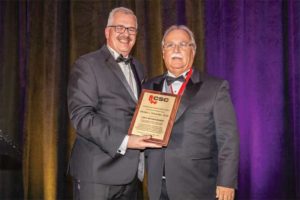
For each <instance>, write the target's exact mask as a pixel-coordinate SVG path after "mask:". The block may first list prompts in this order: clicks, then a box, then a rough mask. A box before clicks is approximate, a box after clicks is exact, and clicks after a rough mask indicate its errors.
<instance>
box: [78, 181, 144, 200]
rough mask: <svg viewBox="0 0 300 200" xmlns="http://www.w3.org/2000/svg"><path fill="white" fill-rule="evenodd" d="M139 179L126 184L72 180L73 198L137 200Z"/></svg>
mask: <svg viewBox="0 0 300 200" xmlns="http://www.w3.org/2000/svg"><path fill="white" fill-rule="evenodd" d="M139 185H140V181H139V180H138V179H137V178H136V179H134V181H132V182H131V183H129V184H127V185H103V184H97V183H89V182H82V181H80V180H76V179H74V180H73V199H74V200H138V199H140V198H141V197H138V195H139V196H140V195H141V194H140V192H139V190H140V188H139Z"/></svg>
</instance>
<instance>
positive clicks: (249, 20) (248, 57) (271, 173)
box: [205, 0, 300, 200]
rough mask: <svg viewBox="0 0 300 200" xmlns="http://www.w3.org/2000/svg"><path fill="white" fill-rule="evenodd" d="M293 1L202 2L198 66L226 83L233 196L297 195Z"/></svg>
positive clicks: (297, 50) (298, 50)
mask: <svg viewBox="0 0 300 200" xmlns="http://www.w3.org/2000/svg"><path fill="white" fill-rule="evenodd" d="M299 13H300V1H296V0H294V1H293V0H286V1H279V0H277V1H272V0H269V1H266V0H257V1H247V0H244V1H242V0H241V1H223V0H218V1H216V0H214V1H206V3H205V28H206V33H205V46H206V49H205V51H206V56H205V57H206V66H205V67H206V70H207V71H208V73H210V74H213V75H216V76H219V77H222V78H225V79H227V80H228V81H229V83H230V85H231V94H232V99H233V102H234V104H235V108H236V111H237V118H238V124H239V130H240V138H241V145H240V150H241V152H240V171H239V190H238V199H251V200H254V199H255V200H271V199H272V200H273V199H300V193H299V190H300V185H299V181H300V176H299V171H300V164H299V160H300V153H299V151H300V130H299V127H300V116H299V112H300V109H299V105H300V93H299V92H300V85H299V83H300V61H299V59H300V47H299V45H300V31H299V28H300V14H299Z"/></svg>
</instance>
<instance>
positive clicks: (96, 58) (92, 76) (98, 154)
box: [68, 46, 144, 185]
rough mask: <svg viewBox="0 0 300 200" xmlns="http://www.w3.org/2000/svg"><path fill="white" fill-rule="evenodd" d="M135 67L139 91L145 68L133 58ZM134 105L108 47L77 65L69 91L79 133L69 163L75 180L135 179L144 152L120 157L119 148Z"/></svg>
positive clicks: (71, 112)
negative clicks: (139, 160)
mask: <svg viewBox="0 0 300 200" xmlns="http://www.w3.org/2000/svg"><path fill="white" fill-rule="evenodd" d="M132 67H133V71H135V72H134V73H135V77H136V81H137V84H138V86H139V87H138V88H140V87H141V82H142V81H143V80H144V69H143V66H142V65H141V64H140V63H139V62H138V61H137V60H135V59H133V64H132ZM134 69H135V70H134ZM136 103H137V99H135V97H134V94H133V92H132V91H131V89H130V86H129V84H128V83H127V81H126V78H125V76H124V74H123V72H122V70H121V69H120V66H119V65H118V64H117V62H116V61H115V60H114V58H113V56H112V55H111V53H110V52H109V50H108V49H107V47H106V46H103V47H102V48H101V49H99V50H97V51H95V52H92V53H89V54H86V55H84V56H81V57H80V58H79V59H78V60H77V61H76V62H75V64H74V66H73V70H72V73H71V76H70V82H69V87H68V108H69V115H70V119H71V121H72V124H73V126H74V127H75V129H76V133H77V135H76V140H75V143H74V146H73V150H72V152H71V158H70V163H69V169H70V173H71V175H72V176H73V177H74V178H76V179H80V180H82V181H87V182H94V183H101V184H107V185H120V184H127V183H129V182H131V181H132V180H133V178H134V177H135V176H136V174H137V167H138V159H139V153H140V151H139V150H131V149H127V151H126V154H125V155H121V154H119V153H117V150H118V148H119V147H120V145H121V143H122V141H123V139H124V137H125V135H126V134H127V131H128V128H129V125H130V122H131V119H132V116H133V113H134V111H135V106H136Z"/></svg>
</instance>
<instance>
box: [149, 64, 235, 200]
mask: <svg viewBox="0 0 300 200" xmlns="http://www.w3.org/2000/svg"><path fill="white" fill-rule="evenodd" d="M163 83H164V75H162V76H159V77H157V78H154V79H152V80H150V81H149V82H147V83H146V84H145V85H144V88H147V89H152V90H157V91H162V87H163ZM228 89H229V86H228V83H227V81H224V80H220V79H217V78H213V77H210V76H208V75H204V74H201V73H200V72H199V71H198V70H196V69H194V71H193V74H192V76H191V79H190V81H189V83H188V84H187V87H186V89H185V91H184V93H183V96H182V99H181V103H180V106H179V110H178V112H177V115H176V120H175V123H174V126H173V129H172V133H171V136H170V141H169V144H168V146H167V147H166V148H163V149H148V150H146V166H147V171H148V192H149V196H150V199H151V200H157V199H159V196H160V193H161V179H162V175H163V167H164V166H165V176H166V186H167V191H168V195H169V197H170V199H172V200H177V199H178V200H182V199H188V200H194V199H195V200H196V199H197V200H199V199H215V195H216V194H215V190H216V186H217V185H219V186H225V187H232V188H236V187H237V174H238V160H239V136H238V131H237V126H236V117H235V112H234V109H233V105H232V102H231V98H230V95H229V92H228Z"/></svg>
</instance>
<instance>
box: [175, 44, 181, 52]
mask: <svg viewBox="0 0 300 200" xmlns="http://www.w3.org/2000/svg"><path fill="white" fill-rule="evenodd" d="M174 51H175V52H180V47H179V45H178V44H175V47H174Z"/></svg>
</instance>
